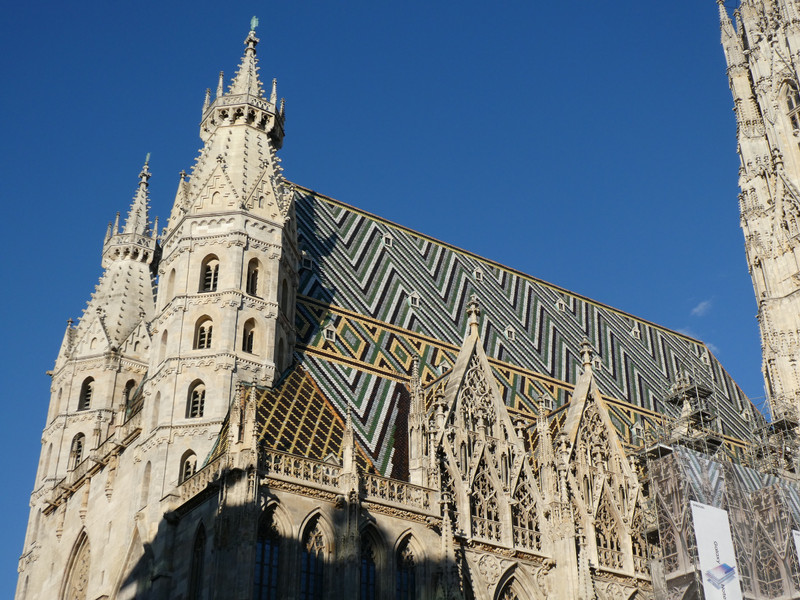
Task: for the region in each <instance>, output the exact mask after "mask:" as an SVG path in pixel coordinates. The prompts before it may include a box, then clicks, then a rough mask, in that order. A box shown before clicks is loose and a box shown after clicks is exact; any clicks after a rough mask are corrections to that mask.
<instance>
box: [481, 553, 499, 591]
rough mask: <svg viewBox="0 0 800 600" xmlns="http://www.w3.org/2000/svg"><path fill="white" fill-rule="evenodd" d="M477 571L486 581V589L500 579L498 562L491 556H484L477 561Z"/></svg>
mask: <svg viewBox="0 0 800 600" xmlns="http://www.w3.org/2000/svg"><path fill="white" fill-rule="evenodd" d="M478 571H480V573H481V575H483V578H484V579H485V580H486V587H492V586H493V585H494V584H496V583H497V580H498V579H500V561H499V560H498V559H497V558H496V557H494V556H492V555H491V554H485V555H483V556H481V558H480V560H478Z"/></svg>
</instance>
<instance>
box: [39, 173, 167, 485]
mask: <svg viewBox="0 0 800 600" xmlns="http://www.w3.org/2000/svg"><path fill="white" fill-rule="evenodd" d="M149 178H150V171H149V169H148V165H147V163H145V165H144V167H143V168H142V171H141V173H140V174H139V184H138V186H137V189H136V193H135V195H134V198H133V202H132V204H131V207H130V210H129V213H128V218H127V220H126V222H125V226H124V227H123V229H122V231H119V224H118V221H117V225H116V226H115V227H109V231H108V232H107V234H106V238H105V242H104V244H103V254H102V265H103V274H102V275H101V277H100V280H99V282H98V284H97V286H96V287H95V290H94V293H93V294H92V296H91V298H90V300H89V302H88V305H87V307H86V310H84V312H83V315H82V316H81V318H80V320H79V321H78V323H77V325H76V326H73V321H72V319H70V320H69V322H68V324H67V330H66V332H65V333H64V340H63V342H62V344H61V348H60V350H59V353H58V357H57V358H56V364H55V368H54V370H53V372H52V384H51V399H50V407H49V411H48V419H47V422H48V425H47V427H46V428H45V431H44V433H43V435H42V444H43V445H42V460H41V461H40V471H39V475H38V477H37V482H36V487H37V488H38V487H39V486H40V485H46V483H47V482H52V481H57V480H59V479H60V478H63V477H64V476H65V474H66V473H67V472H68V471H70V470H73V469H74V468H75V467H76V466H78V465H79V464H80V463H81V462H83V461H84V460H86V459H87V457H88V456H89V455H90V452H91V451H92V449H93V448H95V447H96V446H97V445H98V444H99V442H100V440H101V439H105V437H106V435H107V433H108V432H109V431H111V430H113V428H115V427H116V426H118V425H119V424H120V423H122V422H123V421H125V419H126V417H127V415H128V412H129V411H128V410H127V409H128V407H129V406H130V404H131V402H133V400H134V395H135V393H136V391H137V390H138V389H139V388H140V385H141V383H142V380H143V379H144V377H145V373H146V371H147V362H148V359H149V351H150V335H149V331H148V320H149V319H150V318H152V316H153V312H154V308H155V306H154V304H155V303H154V288H153V276H152V267H153V265H154V264H155V263H156V261H157V258H158V243H157V241H156V239H155V237H154V233H153V230H152V229H151V226H150V220H149V212H148V201H149V197H148V179H149Z"/></svg>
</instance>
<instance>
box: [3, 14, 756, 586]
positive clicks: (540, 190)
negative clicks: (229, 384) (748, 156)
mask: <svg viewBox="0 0 800 600" xmlns="http://www.w3.org/2000/svg"><path fill="white" fill-rule="evenodd" d="M731 4H732V2H731ZM4 14H5V16H6V18H4V19H3V21H2V23H0V64H2V70H1V71H0V73H2V78H3V84H4V89H5V90H6V91H5V93H4V94H2V96H1V97H0V108H2V114H3V115H4V134H5V143H4V144H3V145H2V150H0V152H1V153H2V155H1V156H0V158H2V160H1V161H0V173H2V183H3V184H4V185H3V186H2V206H3V209H4V210H5V211H6V214H7V216H6V218H5V223H6V227H7V228H8V229H7V233H6V235H5V236H4V237H3V244H4V246H5V248H4V255H5V256H6V258H7V260H6V261H4V264H3V267H2V270H3V281H5V282H6V287H5V290H6V291H7V292H9V293H7V294H4V295H3V296H4V298H3V300H2V301H3V303H4V306H3V314H4V316H5V325H6V332H5V333H6V335H5V339H6V343H5V344H4V345H3V350H2V359H3V360H2V365H3V370H4V372H3V377H2V378H0V386H2V387H0V394H1V395H0V397H2V398H3V403H2V407H3V408H2V410H3V411H4V412H5V418H4V422H5V423H6V425H5V434H4V436H3V437H2V441H0V444H2V445H3V446H4V447H3V455H4V456H5V457H7V460H6V473H7V478H6V481H7V484H6V492H5V493H4V494H3V496H2V500H0V503H2V510H3V514H5V515H7V517H10V518H9V519H7V528H6V534H5V535H4V536H3V538H2V540H1V541H0V565H2V570H0V596H2V597H11V596H12V594H13V590H14V586H15V582H16V565H17V559H18V557H19V554H20V552H21V549H22V542H23V535H24V529H25V520H26V519H27V503H28V495H29V494H30V490H31V486H32V484H33V478H34V472H35V468H36V463H37V461H38V456H39V447H40V442H39V440H40V434H41V430H42V428H43V426H44V419H45V414H46V410H47V403H48V400H49V381H48V377H47V376H46V375H45V371H46V370H48V369H51V368H52V366H53V361H54V359H55V356H56V353H57V351H58V347H59V344H60V342H61V337H62V335H63V331H64V327H65V324H66V320H67V318H69V317H73V318H77V317H79V316H80V314H81V310H82V309H83V307H84V306H85V302H86V301H87V300H88V298H89V295H90V293H91V291H92V289H93V287H94V285H95V283H96V282H97V278H98V277H99V275H100V250H101V246H102V241H103V235H104V233H105V230H106V225H107V223H108V222H109V221H110V220H112V219H113V218H114V214H115V213H116V211H122V212H123V214H124V211H126V210H127V207H128V205H129V202H130V199H131V197H132V195H133V192H134V189H135V186H136V181H137V177H136V176H137V174H138V172H139V169H140V167H141V164H142V162H143V160H144V156H145V154H146V153H147V152H151V153H152V158H151V162H150V166H151V170H152V172H153V177H152V179H151V182H150V183H151V195H152V200H153V202H152V203H153V210H154V213H155V214H158V215H160V216H161V217H162V224H163V223H164V219H165V218H166V216H167V215H168V212H169V208H170V206H171V203H172V200H173V198H174V194H175V189H176V185H177V180H178V173H179V171H180V170H181V169H186V170H187V171H188V170H189V169H190V168H191V165H192V162H193V160H194V158H195V156H196V155H197V151H198V149H199V147H200V140H199V138H198V121H199V117H200V110H201V106H202V101H203V95H204V92H205V89H206V88H207V87H211V88H214V87H215V86H216V80H217V74H218V72H219V71H220V70H224V71H225V72H226V75H227V76H230V75H232V74H233V72H234V70H235V68H236V66H237V64H238V60H239V57H240V55H241V52H242V49H243V45H242V42H243V40H244V37H245V36H246V34H247V29H248V25H249V19H250V17H251V16H252V15H253V14H256V15H258V16H259V17H260V20H261V25H260V26H259V31H258V35H259V37H260V39H261V43H260V44H259V47H258V50H259V57H260V60H261V73H262V79H263V80H264V81H265V82H268V81H269V80H271V78H272V77H277V78H278V92H279V95H281V96H285V97H286V99H287V108H286V111H287V131H286V140H285V144H284V150H283V151H282V152H281V156H282V158H283V165H284V167H285V169H286V175H287V176H288V178H289V179H290V180H292V181H295V182H297V183H300V184H302V185H305V186H308V187H310V188H312V189H315V190H317V191H320V192H322V193H324V194H327V195H329V196H333V197H335V198H337V199H339V200H342V201H345V202H348V203H350V204H353V205H356V206H358V207H360V208H363V209H366V210H368V211H371V212H374V213H377V214H379V215H381V216H383V217H386V218H388V219H391V220H393V221H396V222H398V223H401V224H403V225H406V226H409V227H411V228H414V229H417V230H419V231H422V232H424V233H426V234H429V235H432V236H434V237H436V238H439V239H441V240H444V241H447V242H450V243H453V244H456V245H458V246H461V247H463V248H467V249H469V250H471V251H474V252H477V253H478V254H480V255H483V256H485V257H487V258H490V259H493V260H497V261H499V262H501V263H504V264H507V265H509V266H511V267H514V268H517V269H520V270H522V271H525V272H527V273H530V274H532V275H534V276H536V277H540V278H542V279H545V280H547V281H550V282H552V283H555V284H558V285H561V286H563V287H566V288H568V289H570V290H573V291H575V292H579V293H581V294H584V295H586V296H589V297H591V298H594V299H596V300H599V301H601V302H604V303H607V304H610V305H612V306H615V307H618V308H620V309H623V310H625V311H628V312H631V313H633V314H635V315H638V316H640V317H642V318H645V319H648V320H651V321H654V322H656V323H659V324H661V325H664V326H667V327H670V328H673V329H677V330H681V331H683V332H685V333H688V334H690V335H693V336H696V337H699V338H700V339H702V340H704V341H705V342H706V343H708V344H709V346H710V347H711V348H712V349H713V351H714V352H715V354H716V355H717V357H718V358H719V359H720V360H721V362H722V364H723V365H725V367H726V368H727V369H728V370H729V371H730V372H731V374H732V375H733V376H734V378H735V379H736V380H737V381H738V382H739V384H740V385H741V386H742V388H743V389H744V391H745V393H746V394H748V396H750V397H751V399H753V400H754V402H756V404H760V403H761V402H763V382H762V379H761V374H760V347H759V339H758V331H757V326H756V321H755V318H754V315H755V313H756V304H755V300H754V298H753V291H752V287H751V284H750V279H749V276H748V274H747V266H746V263H745V257H744V248H743V241H742V234H741V231H740V229H739V216H738V205H737V193H738V189H737V186H736V179H737V171H738V158H737V156H736V140H735V123H734V118H733V113H732V112H731V107H732V101H731V97H730V92H729V91H728V88H727V81H726V76H725V64H724V59H723V55H722V50H721V48H720V46H719V30H718V22H717V8H716V4H715V3H714V2H712V1H711V0H707V1H705V2H698V0H673V1H672V2H670V3H667V4H665V3H652V2H632V1H624V2H604V3H587V2H579V3H568V2H536V3H533V2H511V1H509V2H501V3H496V4H491V3H486V2H475V1H473V0H462V1H461V2H448V1H441V2H430V1H428V2H420V1H416V0H411V1H406V2H403V3H399V2H367V1H358V2H355V1H353V2H321V1H311V0H308V1H302V0H300V1H293V2H275V3H269V4H267V3H259V2H238V3H237V4H236V5H235V6H234V7H230V6H229V5H226V6H225V7H224V8H223V7H222V5H220V4H219V3H210V2H205V1H197V2H192V3H189V2H181V3H179V2H160V3H155V2H147V1H146V2H138V3H102V4H101V3H99V2H85V3H80V4H78V5H76V4H74V3H72V4H65V3H49V2H44V3H36V4H32V3H13V4H10V5H9V6H7V7H6V8H5V11H4ZM9 213H10V214H9Z"/></svg>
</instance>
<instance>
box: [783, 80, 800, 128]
mask: <svg viewBox="0 0 800 600" xmlns="http://www.w3.org/2000/svg"><path fill="white" fill-rule="evenodd" d="M785 93H786V109H787V111H788V113H787V114H788V115H789V121H790V122H791V123H792V129H795V130H800V92H798V91H797V86H796V85H795V84H794V83H791V82H789V83H787V84H786V92H785Z"/></svg>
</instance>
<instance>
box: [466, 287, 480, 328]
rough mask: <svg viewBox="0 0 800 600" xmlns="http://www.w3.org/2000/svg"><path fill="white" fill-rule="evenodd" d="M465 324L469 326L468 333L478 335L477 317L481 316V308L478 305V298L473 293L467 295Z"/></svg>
mask: <svg viewBox="0 0 800 600" xmlns="http://www.w3.org/2000/svg"><path fill="white" fill-rule="evenodd" d="M467 316H468V319H467V325H468V326H469V334H470V335H478V318H479V317H480V316H481V309H480V307H479V306H478V298H477V296H475V294H472V295H471V296H470V297H469V302H468V303H467Z"/></svg>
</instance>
